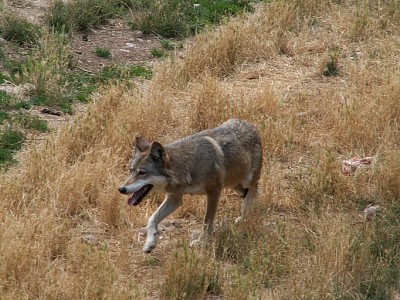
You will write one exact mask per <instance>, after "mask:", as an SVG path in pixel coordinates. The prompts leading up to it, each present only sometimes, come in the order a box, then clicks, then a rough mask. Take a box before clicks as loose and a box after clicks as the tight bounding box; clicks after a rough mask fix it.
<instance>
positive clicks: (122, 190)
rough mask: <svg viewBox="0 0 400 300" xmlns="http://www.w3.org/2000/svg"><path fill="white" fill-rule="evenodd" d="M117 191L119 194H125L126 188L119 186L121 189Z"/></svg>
mask: <svg viewBox="0 0 400 300" xmlns="http://www.w3.org/2000/svg"><path fill="white" fill-rule="evenodd" d="M118 191H119V192H120V193H121V194H126V187H124V186H121V187H119V188H118Z"/></svg>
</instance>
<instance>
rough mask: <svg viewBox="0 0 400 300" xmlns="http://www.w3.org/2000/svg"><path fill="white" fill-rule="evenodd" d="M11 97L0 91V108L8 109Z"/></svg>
mask: <svg viewBox="0 0 400 300" xmlns="http://www.w3.org/2000/svg"><path fill="white" fill-rule="evenodd" d="M11 99H12V98H11V96H10V95H9V94H7V93H6V92H4V91H0V108H8V107H9V106H10V105H11Z"/></svg>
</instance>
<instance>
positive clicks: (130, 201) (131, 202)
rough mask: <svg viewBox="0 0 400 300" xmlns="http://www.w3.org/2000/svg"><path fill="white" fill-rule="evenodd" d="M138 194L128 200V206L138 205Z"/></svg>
mask: <svg viewBox="0 0 400 300" xmlns="http://www.w3.org/2000/svg"><path fill="white" fill-rule="evenodd" d="M135 196H136V193H133V194H132V195H131V196H130V197H129V198H128V205H136V204H137V197H135Z"/></svg>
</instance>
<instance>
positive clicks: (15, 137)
mask: <svg viewBox="0 0 400 300" xmlns="http://www.w3.org/2000/svg"><path fill="white" fill-rule="evenodd" d="M24 141H25V136H24V134H23V133H22V132H21V131H16V130H12V129H7V130H6V131H4V132H2V133H0V167H2V166H3V167H7V165H9V164H11V163H12V162H13V154H14V152H15V151H18V150H20V149H21V147H22V144H23V143H24Z"/></svg>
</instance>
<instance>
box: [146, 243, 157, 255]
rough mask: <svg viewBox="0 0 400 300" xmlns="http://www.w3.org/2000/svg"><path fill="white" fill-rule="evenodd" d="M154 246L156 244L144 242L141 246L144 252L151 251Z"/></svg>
mask: <svg viewBox="0 0 400 300" xmlns="http://www.w3.org/2000/svg"><path fill="white" fill-rule="evenodd" d="M155 247H156V244H155V243H154V244H148V243H146V244H145V245H144V247H143V252H144V253H150V252H151V251H153V249H154V248H155Z"/></svg>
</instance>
